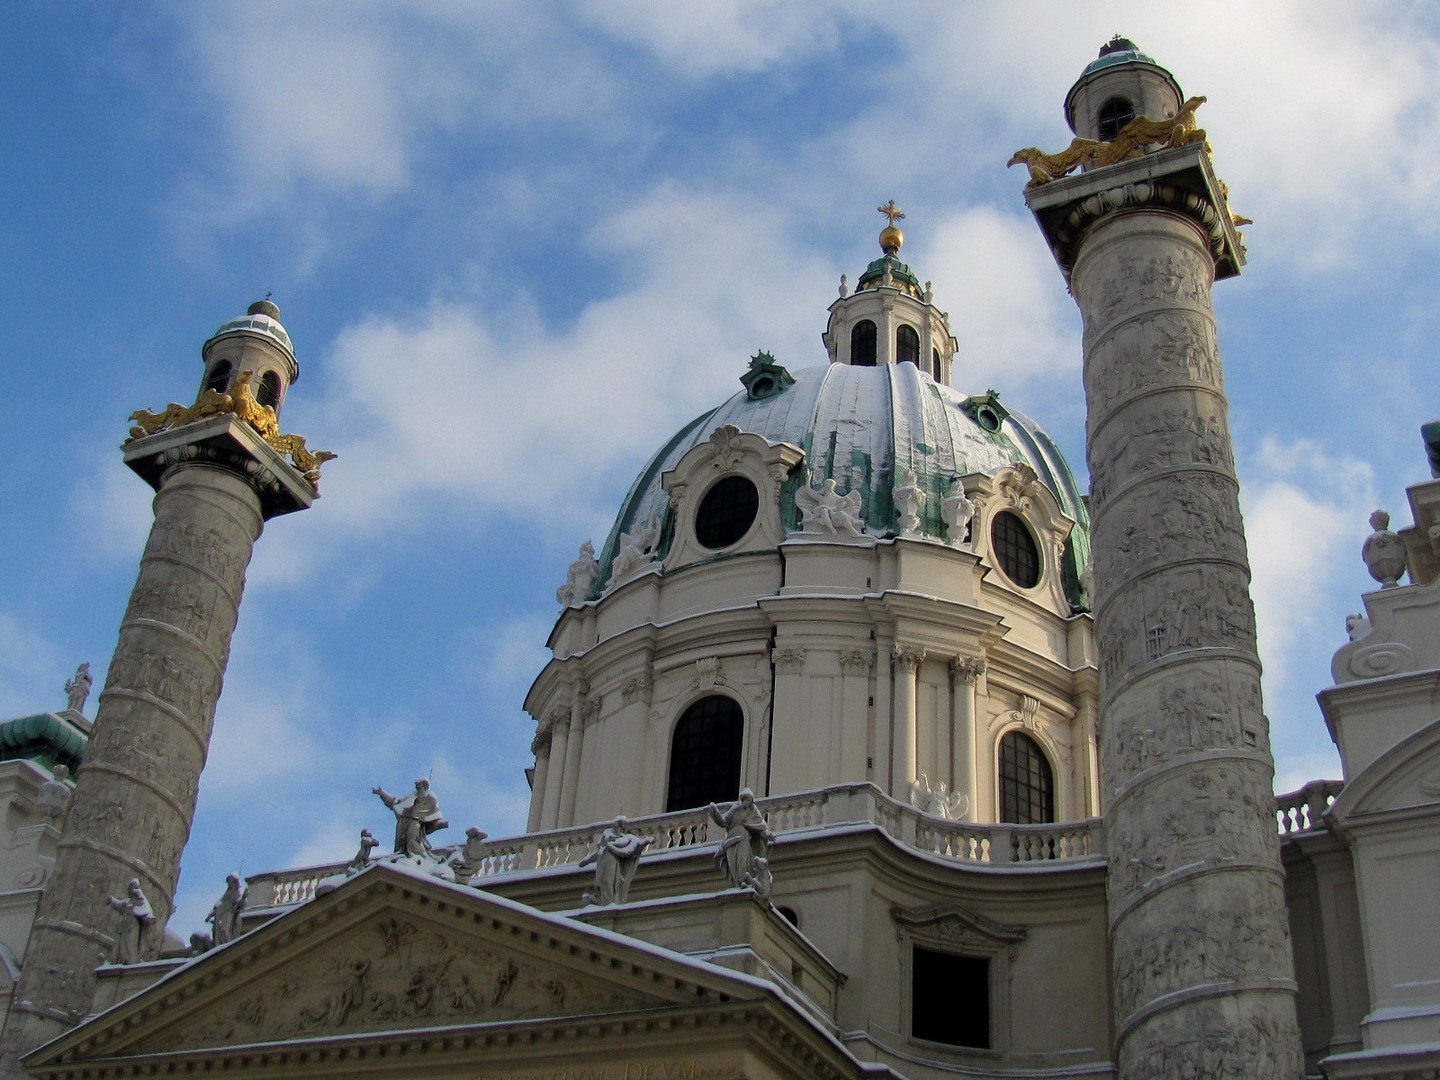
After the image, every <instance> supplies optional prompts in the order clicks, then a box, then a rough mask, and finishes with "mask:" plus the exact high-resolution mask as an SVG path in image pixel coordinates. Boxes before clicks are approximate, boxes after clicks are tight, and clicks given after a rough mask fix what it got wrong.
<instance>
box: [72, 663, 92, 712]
mask: <svg viewBox="0 0 1440 1080" xmlns="http://www.w3.org/2000/svg"><path fill="white" fill-rule="evenodd" d="M94 685H95V680H94V679H93V678H91V676H90V665H89V664H88V663H84V664H81V665H80V666H79V667H78V668H76V669H75V677H74V678H73V679H66V680H65V698H66V702H65V708H66V709H68V710H69V711H71V712H80V711H81V710H83V709H84V708H85V699H86V698H88V697H89V696H90V687H92V686H94Z"/></svg>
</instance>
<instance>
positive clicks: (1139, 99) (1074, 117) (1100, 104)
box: [1065, 34, 1185, 142]
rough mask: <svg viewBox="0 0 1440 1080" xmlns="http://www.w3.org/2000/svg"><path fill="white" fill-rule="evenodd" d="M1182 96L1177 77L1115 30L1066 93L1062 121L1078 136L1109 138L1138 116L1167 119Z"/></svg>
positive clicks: (1107, 140)
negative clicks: (1098, 53) (1113, 35)
mask: <svg viewBox="0 0 1440 1080" xmlns="http://www.w3.org/2000/svg"><path fill="white" fill-rule="evenodd" d="M1184 100H1185V95H1184V94H1182V93H1181V92H1180V84H1179V83H1178V82H1176V81H1175V76H1173V75H1171V74H1170V72H1168V71H1167V70H1165V69H1164V68H1163V67H1161V66H1160V65H1159V64H1157V63H1156V62H1155V61H1154V60H1153V59H1152V58H1151V57H1149V56H1146V55H1145V54H1144V53H1142V52H1141V51H1140V50H1139V49H1138V48H1136V46H1135V43H1134V42H1133V41H1131V40H1129V39H1128V38H1123V37H1121V36H1120V35H1118V34H1117V35H1115V37H1113V38H1111V39H1110V40H1109V41H1107V42H1106V43H1105V44H1104V45H1103V46H1101V48H1100V55H1099V56H1098V57H1097V58H1096V59H1094V60H1092V61H1091V62H1090V63H1089V64H1088V65H1087V66H1086V68H1085V70H1084V71H1082V72H1081V73H1080V78H1078V79H1077V80H1075V85H1074V86H1072V87H1071V88H1070V92H1069V93H1068V94H1066V95H1065V122H1066V123H1068V124H1069V125H1070V130H1071V131H1073V132H1074V133H1075V134H1076V135H1078V136H1080V137H1081V138H1082V139H1094V140H1096V141H1097V142H1113V141H1114V140H1115V136H1116V135H1118V134H1119V133H1120V131H1121V129H1122V128H1124V127H1125V125H1126V124H1128V123H1129V122H1130V121H1131V120H1133V119H1135V118H1136V117H1137V116H1146V117H1149V118H1150V119H1151V120H1167V119H1169V118H1171V117H1173V116H1175V115H1176V113H1177V112H1178V111H1179V108H1180V104H1181V102H1183V101H1184Z"/></svg>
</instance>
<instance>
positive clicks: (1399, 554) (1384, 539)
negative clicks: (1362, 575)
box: [1360, 510, 1405, 589]
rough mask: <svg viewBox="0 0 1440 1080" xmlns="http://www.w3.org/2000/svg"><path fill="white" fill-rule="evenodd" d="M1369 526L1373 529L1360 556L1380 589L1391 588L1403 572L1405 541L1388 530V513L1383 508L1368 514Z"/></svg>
mask: <svg viewBox="0 0 1440 1080" xmlns="http://www.w3.org/2000/svg"><path fill="white" fill-rule="evenodd" d="M1370 528H1372V529H1374V530H1375V531H1374V532H1372V533H1371V534H1370V536H1369V537H1368V538H1367V539H1366V541H1365V546H1364V547H1362V548H1361V549H1360V557H1361V558H1362V559H1364V560H1365V566H1366V568H1367V569H1368V570H1369V571H1370V576H1371V577H1373V578H1374V579H1375V580H1376V581H1378V582H1380V587H1381V588H1382V589H1393V588H1395V586H1396V584H1398V583H1399V581H1400V575H1401V574H1403V573H1405V541H1403V540H1401V539H1400V537H1399V536H1397V535H1395V533H1393V532H1391V531H1390V515H1389V514H1387V513H1386V512H1385V511H1384V510H1376V511H1375V512H1374V513H1373V514H1371V515H1370Z"/></svg>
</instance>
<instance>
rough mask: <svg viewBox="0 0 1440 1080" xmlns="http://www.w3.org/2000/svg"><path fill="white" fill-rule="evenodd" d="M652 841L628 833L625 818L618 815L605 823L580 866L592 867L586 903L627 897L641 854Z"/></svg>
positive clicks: (646, 837) (619, 901)
mask: <svg viewBox="0 0 1440 1080" xmlns="http://www.w3.org/2000/svg"><path fill="white" fill-rule="evenodd" d="M654 842H655V840H654V838H653V837H649V836H645V837H641V836H636V835H635V834H634V833H632V832H630V822H629V820H628V819H627V818H625V817H623V816H621V817H617V818H616V819H615V821H614V823H613V824H611V825H608V826H606V828H605V831H604V832H603V833H601V834H600V839H599V840H597V841H595V846H594V847H593V848H591V849H590V851H589V853H588V854H587V855H586V856H585V857H584V858H583V859H581V860H580V863H579V865H581V866H590V865H592V864H593V865H594V867H595V888H594V889H593V890H587V891H586V893H585V902H586V903H587V904H623V903H625V901H626V900H627V899H628V898H629V896H630V883H631V882H632V881H634V880H635V871H636V870H637V869H639V867H640V856H641V855H643V854H644V853H645V849H646V848H648V847H649V846H650V845H651V844H653V843H654Z"/></svg>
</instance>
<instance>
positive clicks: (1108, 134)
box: [1098, 97, 1135, 142]
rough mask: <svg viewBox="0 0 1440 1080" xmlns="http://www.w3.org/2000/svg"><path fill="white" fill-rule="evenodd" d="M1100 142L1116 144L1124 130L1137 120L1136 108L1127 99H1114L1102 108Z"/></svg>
mask: <svg viewBox="0 0 1440 1080" xmlns="http://www.w3.org/2000/svg"><path fill="white" fill-rule="evenodd" d="M1098 119H1099V121H1100V141H1101V142H1114V141H1115V136H1117V135H1119V134H1120V131H1121V129H1122V128H1124V127H1125V125H1126V124H1128V123H1129V122H1130V121H1131V120H1134V119H1135V106H1134V105H1132V104H1130V102H1129V101H1127V100H1126V99H1125V98H1121V97H1112V98H1111V99H1110V100H1109V101H1107V102H1105V104H1104V105H1101V106H1100V116H1099V117H1098Z"/></svg>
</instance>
